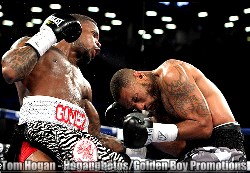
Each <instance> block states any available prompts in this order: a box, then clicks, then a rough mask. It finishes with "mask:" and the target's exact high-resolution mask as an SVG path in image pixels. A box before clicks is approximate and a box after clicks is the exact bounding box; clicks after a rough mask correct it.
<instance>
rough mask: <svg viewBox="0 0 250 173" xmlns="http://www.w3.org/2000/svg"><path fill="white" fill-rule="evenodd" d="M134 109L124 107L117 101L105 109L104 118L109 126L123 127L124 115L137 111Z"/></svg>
mask: <svg viewBox="0 0 250 173" xmlns="http://www.w3.org/2000/svg"><path fill="white" fill-rule="evenodd" d="M138 111H139V110H136V109H126V108H124V107H123V106H121V105H120V104H119V103H117V102H114V103H112V104H111V105H109V107H108V108H107V109H106V111H105V119H106V121H107V123H108V124H109V125H110V126H113V127H117V128H123V121H124V117H125V116H127V115H128V114H130V113H132V112H138Z"/></svg>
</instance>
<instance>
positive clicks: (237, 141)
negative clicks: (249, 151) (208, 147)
mask: <svg viewBox="0 0 250 173" xmlns="http://www.w3.org/2000/svg"><path fill="white" fill-rule="evenodd" d="M211 141H212V146H215V147H227V148H230V149H237V150H240V151H242V152H243V153H245V148H244V135H243V133H242V132H241V128H240V125H239V124H238V123H237V122H232V123H225V124H222V125H218V126H216V127H214V129H213V133H212V136H211Z"/></svg>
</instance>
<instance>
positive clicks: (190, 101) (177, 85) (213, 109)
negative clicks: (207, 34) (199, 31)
mask: <svg viewBox="0 0 250 173" xmlns="http://www.w3.org/2000/svg"><path fill="white" fill-rule="evenodd" d="M110 90H111V93H112V96H113V98H114V100H115V101H116V102H117V103H119V105H120V106H123V108H126V109H138V110H146V111H147V113H148V114H147V115H146V117H143V116H145V115H144V114H142V113H133V114H129V116H126V117H124V118H123V121H124V122H123V132H124V145H125V146H127V147H128V148H140V147H143V146H147V145H148V144H152V145H154V146H155V147H156V148H158V149H159V150H161V151H162V152H165V153H168V154H171V155H173V156H175V157H176V158H179V159H180V158H181V156H184V155H185V153H186V152H188V151H191V150H192V149H195V148H197V147H204V146H214V147H227V148H229V149H232V150H234V149H235V150H237V151H239V153H242V157H241V160H244V161H246V156H245V148H244V136H243V134H242V132H241V128H240V125H239V124H238V122H237V121H236V120H235V118H234V116H233V113H232V111H231V109H230V107H229V105H228V103H227V101H226V99H225V97H224V96H223V94H222V93H221V91H220V90H219V89H218V88H217V87H216V86H215V85H214V84H213V83H212V82H211V81H210V80H209V79H208V78H207V77H206V76H205V75H204V74H203V73H202V72H201V71H200V70H199V69H197V68H196V67H194V66H193V65H191V64H189V63H186V62H183V61H180V60H175V59H170V60H167V61H165V62H164V63H163V64H162V65H160V66H159V67H158V68H157V69H155V70H153V71H136V70H133V69H127V68H125V69H120V70H118V71H117V72H116V73H115V74H114V75H113V77H112V79H111V82H110ZM109 111H110V110H109ZM109 116H110V115H109ZM109 119H112V118H110V117H109ZM116 119H117V118H116Z"/></svg>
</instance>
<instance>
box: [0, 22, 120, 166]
mask: <svg viewBox="0 0 250 173" xmlns="http://www.w3.org/2000/svg"><path fill="white" fill-rule="evenodd" d="M81 25H82V34H81V36H80V37H79V38H78V40H77V41H75V42H73V43H67V42H66V41H64V40H62V41H60V42H59V43H57V44H55V45H54V46H52V47H51V48H50V49H49V50H48V51H47V52H46V53H45V54H44V55H43V56H41V57H39V58H38V56H37V53H36V51H35V50H34V49H33V48H32V47H30V46H26V45H25V42H26V41H27V40H28V39H29V38H28V37H23V38H20V39H19V40H17V41H16V42H15V43H14V44H13V45H12V47H11V49H10V50H9V51H7V52H6V53H5V54H4V55H3V58H2V73H3V76H4V78H5V80H6V82H7V83H9V84H12V83H15V85H16V88H17V91H18V96H19V101H20V105H22V100H23V98H24V97H25V96H36V95H44V96H51V97H56V98H60V99H63V100H66V101H68V102H71V103H73V104H76V105H78V106H80V107H82V108H83V109H85V111H86V114H87V116H88V118H89V121H90V124H89V129H88V130H89V133H90V134H92V135H94V136H97V137H98V138H100V140H101V141H104V139H106V140H105V142H104V146H106V147H108V148H110V147H112V148H110V149H112V150H113V151H116V152H121V151H124V147H123V145H122V143H121V142H120V141H118V140H117V139H116V138H114V137H110V136H108V135H104V134H101V133H100V126H101V125H100V119H99V115H98V113H97V111H96V109H95V108H94V106H93V105H92V103H91V102H92V89H91V86H90V84H89V82H88V81H87V80H86V79H85V78H84V76H83V74H82V73H81V71H80V69H79V67H78V66H77V63H78V61H79V59H82V58H88V60H87V61H90V60H91V59H93V58H94V57H95V56H96V55H97V54H98V53H99V51H100V46H101V44H100V43H99V41H98V40H99V29H98V28H97V26H96V25H95V24H94V23H93V22H91V21H84V22H82V23H81ZM27 160H33V161H46V160H47V161H51V159H50V158H49V157H48V156H46V155H45V154H44V153H43V152H42V151H40V150H38V151H36V152H35V153H33V154H32V155H30V156H29V157H28V159H27Z"/></svg>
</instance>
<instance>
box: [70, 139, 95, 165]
mask: <svg viewBox="0 0 250 173" xmlns="http://www.w3.org/2000/svg"><path fill="white" fill-rule="evenodd" d="M73 157H74V160H75V161H76V162H84V161H94V162H95V161H97V148H96V146H95V144H94V143H93V142H92V141H91V140H89V139H87V138H82V139H81V140H79V141H77V143H76V145H75V147H74V150H73Z"/></svg>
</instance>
